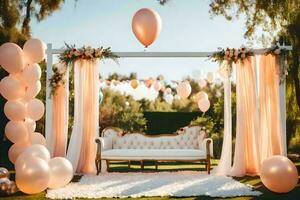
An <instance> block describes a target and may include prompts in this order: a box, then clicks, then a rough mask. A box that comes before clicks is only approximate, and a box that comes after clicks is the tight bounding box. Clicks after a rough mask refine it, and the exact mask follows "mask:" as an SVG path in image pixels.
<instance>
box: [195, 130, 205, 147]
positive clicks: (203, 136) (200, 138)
mask: <svg viewBox="0 0 300 200" xmlns="http://www.w3.org/2000/svg"><path fill="white" fill-rule="evenodd" d="M205 135H206V133H205V132H204V131H201V132H200V134H199V135H198V138H197V139H198V142H199V149H203V148H205V147H204V146H203V144H202V143H203V140H204V138H205Z"/></svg>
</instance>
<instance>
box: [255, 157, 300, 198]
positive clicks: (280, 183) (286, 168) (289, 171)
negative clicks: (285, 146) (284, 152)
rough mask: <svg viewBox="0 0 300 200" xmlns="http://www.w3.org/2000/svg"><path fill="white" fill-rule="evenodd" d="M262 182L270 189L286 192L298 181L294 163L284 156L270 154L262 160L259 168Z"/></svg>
mask: <svg viewBox="0 0 300 200" xmlns="http://www.w3.org/2000/svg"><path fill="white" fill-rule="evenodd" d="M260 179H261V181H262V183H263V184H264V185H265V186H266V187H267V188H268V189H269V190H271V191H273V192H278V193H287V192H290V191H291V190H293V189H294V188H295V187H296V185H297V183H298V171H297V168H296V166H295V164H294V163H293V162H292V161H290V160H289V159H288V158H287V157H285V156H279V155H277V156H272V157H270V158H267V159H266V160H264V161H263V163H262V166H261V169H260Z"/></svg>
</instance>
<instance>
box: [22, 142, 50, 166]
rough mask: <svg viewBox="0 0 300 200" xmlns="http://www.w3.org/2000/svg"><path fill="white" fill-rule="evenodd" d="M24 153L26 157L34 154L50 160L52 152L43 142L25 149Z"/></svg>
mask: <svg viewBox="0 0 300 200" xmlns="http://www.w3.org/2000/svg"><path fill="white" fill-rule="evenodd" d="M23 154H24V156H25V157H32V156H35V157H39V158H41V159H43V160H45V161H47V162H48V161H49V160H50V153H49V151H48V149H47V148H46V147H45V146H43V145H41V144H33V145H31V146H30V147H28V148H27V149H26V150H25V151H24V153H23Z"/></svg>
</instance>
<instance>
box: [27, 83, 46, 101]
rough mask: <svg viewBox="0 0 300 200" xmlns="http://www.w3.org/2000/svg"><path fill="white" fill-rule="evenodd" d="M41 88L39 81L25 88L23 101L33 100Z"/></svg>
mask: <svg viewBox="0 0 300 200" xmlns="http://www.w3.org/2000/svg"><path fill="white" fill-rule="evenodd" d="M41 88H42V85H41V81H37V82H35V83H34V84H30V85H28V86H27V87H26V90H25V95H24V98H23V99H24V100H27V101H29V100H30V99H33V98H35V97H36V96H37V95H38V93H39V92H40V90H41Z"/></svg>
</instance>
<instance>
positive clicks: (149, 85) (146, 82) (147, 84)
mask: <svg viewBox="0 0 300 200" xmlns="http://www.w3.org/2000/svg"><path fill="white" fill-rule="evenodd" d="M152 83H153V80H152V79H147V80H144V85H145V86H146V87H147V88H150V87H151V85H152Z"/></svg>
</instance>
